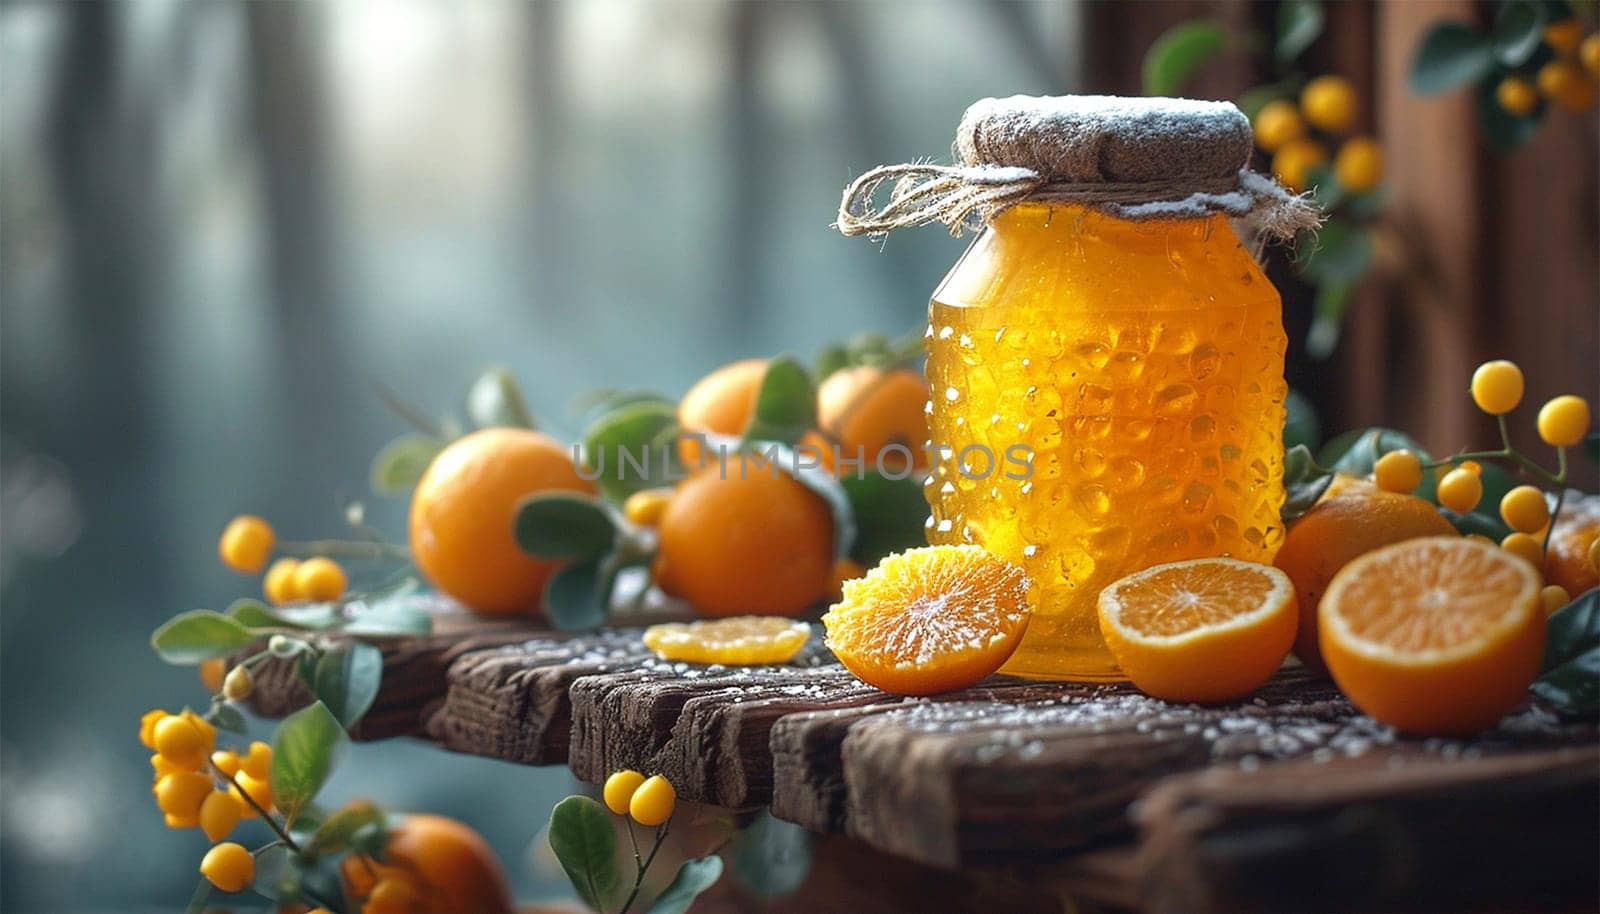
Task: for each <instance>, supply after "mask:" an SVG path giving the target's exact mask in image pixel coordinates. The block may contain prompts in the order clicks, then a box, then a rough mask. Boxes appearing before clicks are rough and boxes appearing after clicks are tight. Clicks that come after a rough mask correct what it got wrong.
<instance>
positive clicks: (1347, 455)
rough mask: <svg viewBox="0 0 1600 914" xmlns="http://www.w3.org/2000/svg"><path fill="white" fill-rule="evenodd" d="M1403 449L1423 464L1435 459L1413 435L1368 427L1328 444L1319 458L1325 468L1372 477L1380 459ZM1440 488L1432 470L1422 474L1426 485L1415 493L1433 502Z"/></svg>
mask: <svg viewBox="0 0 1600 914" xmlns="http://www.w3.org/2000/svg"><path fill="white" fill-rule="evenodd" d="M1402 449H1403V450H1408V451H1410V452H1411V453H1413V454H1416V455H1417V459H1418V460H1421V461H1422V462H1423V463H1428V462H1430V461H1432V460H1433V457H1431V456H1430V455H1429V454H1428V451H1427V449H1426V448H1424V447H1423V446H1422V445H1420V444H1418V443H1417V442H1416V440H1415V439H1413V438H1412V437H1411V436H1410V435H1407V434H1406V433H1405V432H1398V431H1395V430H1394V429H1392V428H1368V429H1362V430H1360V431H1358V432H1355V433H1353V434H1352V433H1348V432H1347V433H1345V434H1343V435H1340V436H1339V437H1337V438H1335V439H1333V440H1332V441H1330V442H1328V443H1327V444H1326V445H1324V446H1323V448H1322V453H1320V454H1318V455H1317V459H1318V460H1320V461H1321V462H1322V464H1323V465H1324V466H1326V467H1328V468H1329V469H1332V470H1335V471H1337V472H1340V473H1348V474H1349V475H1351V476H1370V475H1372V468H1373V467H1374V466H1376V465H1377V463H1378V458H1379V457H1382V456H1383V455H1384V454H1387V453H1389V452H1390V451H1398V450H1402ZM1436 487H1437V482H1436V480H1435V479H1434V473H1433V472H1432V471H1431V470H1430V471H1426V472H1424V473H1423V474H1422V485H1420V486H1418V487H1417V491H1416V493H1415V494H1417V495H1418V496H1421V497H1422V498H1426V499H1429V500H1430V501H1431V500H1432V499H1433V497H1434V490H1435V488H1436Z"/></svg>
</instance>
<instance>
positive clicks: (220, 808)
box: [200, 790, 239, 841]
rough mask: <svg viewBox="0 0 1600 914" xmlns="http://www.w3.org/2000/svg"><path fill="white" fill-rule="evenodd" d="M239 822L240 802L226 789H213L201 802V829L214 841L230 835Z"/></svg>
mask: <svg viewBox="0 0 1600 914" xmlns="http://www.w3.org/2000/svg"><path fill="white" fill-rule="evenodd" d="M238 824H239V804H238V803H236V802H234V799H233V797H230V796H228V792H227V791H225V790H213V791H211V792H210V793H209V794H206V798H205V801H204V802H202V803H201V804H200V830H201V831H203V832H205V833H206V837H207V838H210V839H211V840H212V841H221V840H222V839H223V838H226V837H228V834H229V833H230V832H232V831H233V828H234V826H236V825H238Z"/></svg>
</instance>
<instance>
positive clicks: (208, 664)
mask: <svg viewBox="0 0 1600 914" xmlns="http://www.w3.org/2000/svg"><path fill="white" fill-rule="evenodd" d="M198 672H199V674H200V684H201V685H203V686H205V687H206V691H207V692H210V693H211V694H213V695H215V694H216V693H218V692H220V691H222V677H223V676H224V675H226V674H227V672H228V661H226V660H224V659H223V658H221V657H212V658H211V659H209V660H202V661H200V666H199V668H198Z"/></svg>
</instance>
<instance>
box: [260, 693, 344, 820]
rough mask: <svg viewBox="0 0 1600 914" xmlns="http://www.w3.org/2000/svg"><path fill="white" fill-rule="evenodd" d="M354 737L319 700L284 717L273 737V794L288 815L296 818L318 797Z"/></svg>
mask: <svg viewBox="0 0 1600 914" xmlns="http://www.w3.org/2000/svg"><path fill="white" fill-rule="evenodd" d="M349 742H350V738H349V737H348V736H346V735H345V732H344V728H343V727H341V726H339V721H338V719H337V718H335V717H334V716H333V712H331V711H329V710H328V707H327V705H325V704H323V703H322V702H320V701H318V702H315V703H313V704H312V705H310V706H309V707H306V708H303V709H301V710H299V711H296V712H295V713H293V714H291V715H289V716H288V717H286V718H284V719H283V723H280V724H279V725H278V730H277V732H276V733H274V734H273V736H272V776H271V783H272V796H273V802H274V803H275V804H276V805H277V807H278V809H280V810H282V811H283V815H284V818H285V819H287V820H288V821H291V822H292V821H294V818H295V816H296V815H298V814H299V812H300V809H301V808H302V807H304V806H305V805H306V804H307V803H310V802H311V801H312V800H313V799H315V798H316V796H317V791H319V790H321V789H322V785H323V784H325V783H327V780H328V775H330V774H332V773H333V767H334V765H336V764H337V763H338V760H339V755H340V754H341V753H342V752H343V751H344V748H345V746H346V745H348V744H349Z"/></svg>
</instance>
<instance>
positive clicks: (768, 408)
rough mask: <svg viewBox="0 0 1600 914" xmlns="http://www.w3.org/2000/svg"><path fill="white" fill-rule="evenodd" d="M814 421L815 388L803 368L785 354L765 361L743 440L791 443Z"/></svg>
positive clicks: (815, 414)
mask: <svg viewBox="0 0 1600 914" xmlns="http://www.w3.org/2000/svg"><path fill="white" fill-rule="evenodd" d="M816 424H817V389H816V387H815V386H813V385H812V383H811V376H810V375H808V374H806V370H805V367H804V366H802V365H801V364H800V363H799V362H798V361H796V360H795V359H794V357H792V356H787V355H784V356H779V357H777V358H775V359H773V360H772V361H770V362H768V363H767V373H766V375H765V376H764V377H763V378H762V379H761V388H760V390H758V391H757V392H756V408H755V413H754V415H753V416H751V419H750V426H749V428H747V429H745V432H744V440H745V441H776V442H778V443H780V444H794V443H795V442H796V441H799V440H800V436H801V435H804V434H805V433H806V432H807V431H809V430H810V429H811V428H812V427H813V426H815V425H816Z"/></svg>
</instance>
